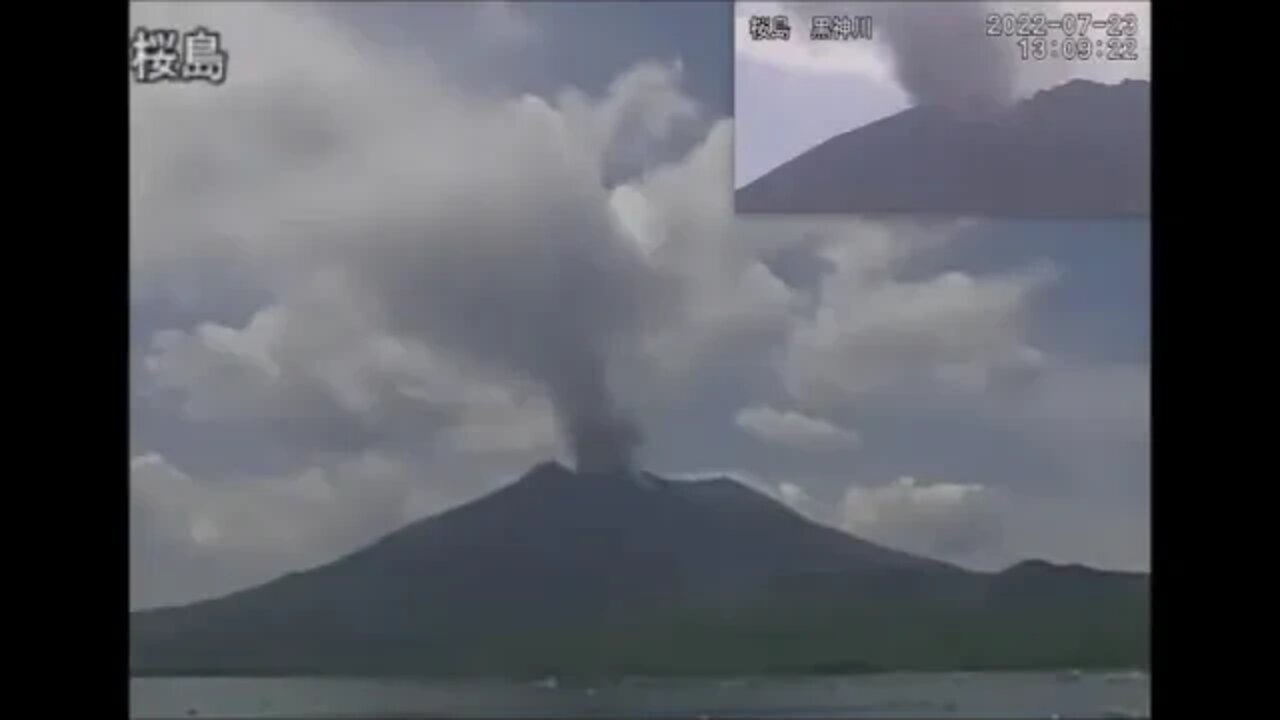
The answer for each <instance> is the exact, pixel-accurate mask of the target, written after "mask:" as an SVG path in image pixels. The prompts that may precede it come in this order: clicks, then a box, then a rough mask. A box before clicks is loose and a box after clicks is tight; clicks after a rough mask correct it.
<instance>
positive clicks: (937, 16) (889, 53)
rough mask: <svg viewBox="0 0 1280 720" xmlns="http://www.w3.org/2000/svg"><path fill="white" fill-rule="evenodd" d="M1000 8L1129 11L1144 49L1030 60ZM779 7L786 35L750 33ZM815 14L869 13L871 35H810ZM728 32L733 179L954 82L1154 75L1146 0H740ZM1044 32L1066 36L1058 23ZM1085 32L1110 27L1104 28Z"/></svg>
mask: <svg viewBox="0 0 1280 720" xmlns="http://www.w3.org/2000/svg"><path fill="white" fill-rule="evenodd" d="M993 13H995V14H999V15H1001V16H1003V15H1006V14H1013V15H1015V16H1017V15H1019V14H1022V13H1029V14H1037V13H1043V14H1045V16H1046V18H1062V17H1063V16H1065V15H1067V14H1079V13H1088V14H1090V15H1091V16H1092V17H1094V18H1097V19H1102V18H1106V17H1108V16H1110V15H1111V14H1113V13H1117V14H1120V15H1125V14H1128V13H1133V14H1134V15H1136V16H1137V19H1138V24H1137V35H1136V38H1137V42H1138V59H1137V60H1090V61H1080V60H1074V61H1073V60H1066V59H1061V58H1059V59H1056V60H1055V59H1053V58H1046V59H1044V60H1034V59H1027V60H1023V59H1021V57H1020V54H1021V51H1020V50H1019V47H1018V45H1017V42H1018V38H1017V37H989V36H987V35H986V31H987V22H986V18H987V16H988V15H990V14H993ZM778 15H784V16H786V17H788V18H789V19H790V23H791V27H792V34H791V39H790V40H788V41H786V42H782V41H777V40H766V41H753V40H752V39H751V33H750V21H751V17H752V16H768V17H773V16H778ZM817 15H825V16H847V17H850V18H853V17H870V18H871V20H872V37H871V38H870V39H859V40H850V41H844V42H832V41H815V40H811V39H810V38H809V30H810V18H812V17H813V16H817ZM921 18H922V19H923V21H920V20H918V19H921ZM895 31H896V34H895ZM733 36H734V86H735V91H734V115H735V118H736V119H737V121H738V123H737V125H736V132H735V135H734V137H735V148H734V149H735V165H734V187H736V188H740V187H743V186H745V185H747V184H748V183H750V182H751V181H753V180H755V179H757V178H759V177H760V176H762V175H764V174H765V173H767V172H768V171H770V170H772V169H774V168H776V167H777V166H779V165H781V164H782V163H785V162H786V161H787V160H790V159H791V158H793V157H795V156H796V155H799V154H801V153H803V152H804V151H806V150H808V149H810V148H812V147H814V146H815V145H818V144H820V143H821V142H823V141H825V140H827V139H829V138H831V137H833V136H835V135H839V134H840V133H844V132H847V131H849V130H853V129H855V128H859V127H862V126H863V125H866V124H868V123H870V122H874V121H876V120H879V119H881V118H884V117H888V116H890V115H893V114H895V113H898V112H901V111H903V110H906V109H907V108H909V107H912V106H913V105H917V104H920V103H921V102H946V101H947V100H949V99H951V98H950V97H949V95H955V94H956V93H957V90H964V91H973V90H988V89H990V90H993V91H998V92H999V93H1000V94H1001V95H1002V96H1006V95H1007V97H1002V98H1001V99H1009V100H1017V99H1021V98H1026V97H1029V96H1030V95H1032V94H1034V93H1035V92H1036V91H1038V90H1046V89H1049V88H1051V87H1053V86H1055V85H1059V84H1061V83H1063V82H1066V81H1068V80H1071V79H1075V78H1082V79H1088V80H1094V81H1096V82H1103V83H1109V84H1113V83H1117V82H1120V81H1122V80H1124V79H1126V78H1133V79H1143V80H1149V79H1150V77H1151V63H1150V49H1151V37H1152V33H1151V13H1150V3H1149V2H1099V1H1095V0H1085V1H1084V2H970V1H967V0H960V1H957V0H946V1H945V2H939V1H937V0H925V1H923V2H922V1H919V0H911V1H909V2H892V1H885V0H877V1H875V2H838V1H836V2H812V1H808V0H806V1H804V2H759V1H754V0H753V1H744V2H737V3H735V4H734V30H733ZM1047 37H1050V38H1060V37H1062V36H1061V35H1060V33H1059V32H1058V31H1056V30H1051V31H1048V35H1047ZM1087 37H1089V38H1092V39H1095V40H1096V39H1099V38H1105V37H1106V31H1105V30H1091V31H1090V32H1089V34H1088V36H1087ZM912 41H914V42H912ZM900 67H905V68H908V69H909V70H911V71H912V72H913V74H912V75H911V76H910V81H908V82H904V81H903V80H902V79H901V78H900V73H899V72H898V68H900ZM975 68H986V69H985V70H975Z"/></svg>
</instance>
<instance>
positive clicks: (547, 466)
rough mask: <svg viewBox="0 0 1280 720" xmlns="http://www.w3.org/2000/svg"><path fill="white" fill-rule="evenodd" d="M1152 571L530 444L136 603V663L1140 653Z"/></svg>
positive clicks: (725, 660) (1054, 657)
mask: <svg viewBox="0 0 1280 720" xmlns="http://www.w3.org/2000/svg"><path fill="white" fill-rule="evenodd" d="M1146 612H1147V578H1146V576H1145V575H1136V574H1125V573H1112V572H1103V571H1098V570H1092V569H1088V568H1082V567H1059V566H1054V565H1050V564H1047V563H1040V562H1031V563H1024V564H1021V565H1018V566H1015V567H1014V568H1011V569H1010V570H1008V571H1005V572H1002V573H978V572H972V571H969V570H965V569H962V568H959V567H956V566H953V565H949V564H947V563H943V562H939V561H936V560H932V559H928V558H923V557H917V556H914V555H911V554H907V553H903V552H898V551H895V550H892V549H890V548H886V547H882V546H880V545H877V544H874V543H871V542H867V541H865V540H862V539H859V538H856V537H853V536H851V535H848V534H845V533H843V532H840V531H838V530H835V529H833V528H830V527H827V526H824V525H820V524H817V523H814V522H812V521H810V520H808V519H807V518H805V517H803V516H801V515H799V514H797V513H795V512H793V511H792V510H791V509H789V508H788V507H786V506H784V505H782V504H780V503H778V502H776V501H775V500H773V499H772V498H771V497H769V496H767V495H764V494H762V493H759V492H757V491H755V490H752V489H750V488H748V487H747V486H745V485H743V484H741V483H739V482H737V481H734V480H732V479H729V478H714V479H707V480H700V481H672V480H667V479H664V478H661V477H658V476H656V475H653V474H651V473H645V472H616V473H579V472H574V471H572V470H570V469H568V468H566V467H564V466H561V465H558V464H555V463H544V464H542V465H539V466H537V467H535V468H533V469H532V470H531V471H529V472H528V473H527V474H526V475H524V476H523V477H522V478H520V479H519V480H517V481H515V482H514V483H512V484H510V485H507V486H506V487H504V488H502V489H500V490H498V491H496V492H494V493H492V494H490V495H488V496H485V497H483V498H480V499H478V500H476V501H474V502H471V503H469V504H466V505H463V506H460V507H457V508H454V509H452V510H449V511H447V512H444V513H441V514H439V515H436V516H434V517H429V518H426V519H423V520H420V521H417V522H415V523H412V524H410V525H408V526H406V527H404V528H402V529H400V530H398V531H396V532H393V533H392V534H390V535H388V536H386V537H384V538H382V539H381V540H379V541H377V542H376V543H374V544H372V545H371V546H369V547H366V548H363V549H361V550H358V551H356V552H354V553H352V554H350V555H347V556H346V557H343V558H340V559H337V560H336V561H334V562H332V563H329V564H327V565H323V566H320V567H317V568H314V569H310V570H307V571H305V572H297V573H292V574H289V575H286V576H284V577H281V578H279V579H277V580H274V581H272V582H269V583H266V584H264V585H261V586H258V587H255V588H251V589H248V590H244V591H241V592H237V593H233V594H231V595H227V596H225V597H221V598H217V599H213V600H207V601H202V602H197V603H193V604H190V605H185V606H181V607H169V608H160V609H152V610H144V611H139V612H135V613H132V615H131V618H130V624H131V628H130V639H131V643H130V661H131V669H132V672H133V673H134V674H201V675H209V674H243V675H257V674H347V675H351V674H368V675H400V674H411V675H483V676H492V675H504V676H511V675H519V676H524V675H529V676H542V675H546V674H550V673H555V674H559V675H562V676H565V675H573V674H575V673H585V674H592V675H600V674H619V675H620V674H651V675H678V674H690V673H745V672H756V673H768V672H824V671H833V670H834V671H840V672H851V671H860V670H875V669H891V668H897V669H906V668H917V669H929V668H935V669H936V668H985V667H992V668H995V667H1038V666H1062V667H1088V666H1098V665H1106V666H1125V667H1133V666H1142V665H1145V663H1146V648H1147V641H1146V628H1147V623H1146Z"/></svg>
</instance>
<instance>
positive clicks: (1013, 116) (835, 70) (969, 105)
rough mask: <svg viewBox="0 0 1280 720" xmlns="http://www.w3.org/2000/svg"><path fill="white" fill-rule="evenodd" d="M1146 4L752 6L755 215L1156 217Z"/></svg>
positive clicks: (745, 142)
mask: <svg viewBox="0 0 1280 720" xmlns="http://www.w3.org/2000/svg"><path fill="white" fill-rule="evenodd" d="M1150 58H1151V14H1150V4H1149V3H1145V2H1129V3H1112V2H1068V3H1051V2H1016V3H1007V2H1006V3H990V2H956V1H955V0H949V1H947V2H768V3H766V2H738V3H736V7H735V12H734V67H735V98H734V106H735V107H734V115H735V133H734V136H735V144H736V147H735V170H734V189H735V206H736V209H737V211H738V212H739V213H826V214H830V213H836V214H847V213H857V214H868V213H912V214H920V213H927V214H961V215H984V216H1004V217H1042V218H1050V217H1110V216H1144V215H1146V214H1148V212H1149V207H1150V192H1151V183H1150V172H1151V170H1150V168H1151V160H1150V155H1151V151H1150V142H1151V130H1150V127H1151V125H1150V124H1151V111H1150V93H1151V83H1150Z"/></svg>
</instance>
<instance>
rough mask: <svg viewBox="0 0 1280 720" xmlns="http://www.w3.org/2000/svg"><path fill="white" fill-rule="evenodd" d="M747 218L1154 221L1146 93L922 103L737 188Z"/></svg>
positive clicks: (1096, 90) (1074, 88) (1135, 86)
mask: <svg viewBox="0 0 1280 720" xmlns="http://www.w3.org/2000/svg"><path fill="white" fill-rule="evenodd" d="M734 203H735V208H736V209H737V211H738V212H742V213H930V214H935V213H936V214H946V215H952V214H960V215H987V216H996V217H1062V218H1097V217H1133V216H1145V215H1147V214H1149V213H1150V205H1151V84H1150V83H1149V82H1145V81H1140V80H1125V81H1123V82H1121V83H1118V84H1115V85H1107V84H1103V83H1096V82H1091V81H1087V80H1072V81H1071V82H1068V83H1065V84H1063V85H1059V86H1057V87H1054V88H1051V89H1049V90H1044V91H1041V92H1038V93H1036V94H1035V95H1034V96H1032V97H1030V98H1028V99H1026V100H1023V101H1021V102H1018V103H1015V104H1013V105H1012V106H1009V107H1007V108H1003V109H1001V110H999V111H994V112H986V113H979V114H975V113H973V112H968V111H966V110H963V109H959V110H957V109H954V108H947V107H943V106H937V105H921V106H917V107H913V108H909V109H907V110H904V111H902V112H900V113H897V114H895V115H891V116H889V117H887V118H883V119H881V120H878V121H876V122H873V123H870V124H868V125H865V126H862V127H859V128H856V129H853V130H850V131H848V132H845V133H842V134H840V135H836V136H835V137H832V138H830V139H828V140H827V141H825V142H822V143H820V144H818V145H817V146H815V147H813V148H811V149H809V150H807V151H805V152H803V153H801V154H800V155H798V156H796V157H794V158H792V159H791V160H788V161H787V162H785V163H783V164H782V165H780V166H778V167H776V168H774V169H773V170H771V171H770V172H768V173H766V174H765V175H763V176H762V177H760V178H758V179H756V180H754V181H752V182H750V183H748V184H746V185H745V186H743V187H741V188H739V189H738V190H737V191H736V193H735V194H734Z"/></svg>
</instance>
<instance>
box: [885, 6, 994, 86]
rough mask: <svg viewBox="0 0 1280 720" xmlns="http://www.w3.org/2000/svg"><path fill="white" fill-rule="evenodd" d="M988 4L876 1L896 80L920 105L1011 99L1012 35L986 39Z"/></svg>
mask: <svg viewBox="0 0 1280 720" xmlns="http://www.w3.org/2000/svg"><path fill="white" fill-rule="evenodd" d="M991 11H993V8H992V6H990V5H988V4H986V3H981V2H900V3H874V4H872V6H871V7H870V8H869V12H871V13H872V17H874V18H875V31H876V33H878V35H879V37H880V38H881V39H883V41H884V42H886V43H887V44H888V45H889V47H890V49H891V52H892V55H893V61H894V66H895V68H896V72H897V77H898V81H899V82H900V83H901V84H902V86H903V88H904V89H905V90H906V91H907V92H908V93H909V94H910V95H911V97H912V98H913V99H914V100H915V101H916V104H918V105H944V106H947V107H950V108H953V109H957V110H967V111H983V110H989V109H995V108H998V107H1000V106H1002V105H1005V104H1007V103H1009V102H1010V101H1011V100H1012V99H1013V91H1014V81H1015V72H1016V70H1017V65H1016V64H1015V63H1016V59H1015V58H1014V56H1013V55H1012V53H1013V49H1014V46H1013V44H1012V43H1011V41H1010V38H1005V37H988V36H987V35H986V24H987V23H986V18H987V15H988V13H989V12H991Z"/></svg>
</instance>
